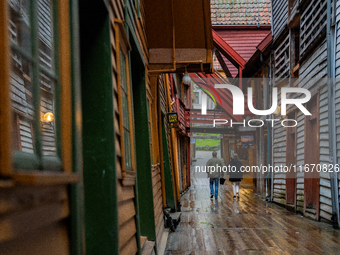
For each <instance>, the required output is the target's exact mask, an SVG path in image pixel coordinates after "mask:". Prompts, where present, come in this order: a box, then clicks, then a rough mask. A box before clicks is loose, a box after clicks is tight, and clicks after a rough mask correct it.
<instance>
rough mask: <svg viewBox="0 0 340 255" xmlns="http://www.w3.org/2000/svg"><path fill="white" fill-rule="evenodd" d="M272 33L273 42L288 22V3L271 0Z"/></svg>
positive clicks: (280, 0)
mask: <svg viewBox="0 0 340 255" xmlns="http://www.w3.org/2000/svg"><path fill="white" fill-rule="evenodd" d="M271 4H272V31H273V38H274V41H275V40H276V39H277V38H278V37H279V35H280V34H281V32H282V31H283V30H284V29H285V28H286V26H287V22H288V1H287V0H285V1H282V0H272V1H271Z"/></svg>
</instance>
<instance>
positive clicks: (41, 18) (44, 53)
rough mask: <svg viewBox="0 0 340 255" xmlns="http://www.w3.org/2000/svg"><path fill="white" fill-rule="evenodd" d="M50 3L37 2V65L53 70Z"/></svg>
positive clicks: (47, 1)
mask: <svg viewBox="0 0 340 255" xmlns="http://www.w3.org/2000/svg"><path fill="white" fill-rule="evenodd" d="M52 14H53V13H52V1H51V0H39V1H38V35H39V63H40V65H43V66H45V67H47V68H48V69H51V70H52V69H53V68H54V64H53V63H54V58H53V54H54V43H53V15H52Z"/></svg>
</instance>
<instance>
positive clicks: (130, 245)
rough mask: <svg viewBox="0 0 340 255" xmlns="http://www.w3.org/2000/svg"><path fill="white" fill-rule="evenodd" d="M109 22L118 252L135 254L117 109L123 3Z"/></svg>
mask: <svg viewBox="0 0 340 255" xmlns="http://www.w3.org/2000/svg"><path fill="white" fill-rule="evenodd" d="M110 7H111V9H110V20H111V42H112V43H111V46H112V51H111V52H112V73H113V79H112V83H113V88H114V99H113V102H114V125H115V134H116V171H117V177H118V183H117V191H118V192H117V193H118V221H119V250H120V254H126V255H130V254H135V253H136V252H137V229H136V221H135V215H136V208H135V202H134V199H135V191H134V186H123V185H122V182H121V180H120V179H121V177H122V153H121V148H122V147H121V146H122V144H121V134H120V114H121V112H120V111H119V107H118V86H120V84H119V83H118V73H117V72H118V70H117V54H119V51H117V49H116V34H115V22H114V19H118V20H124V2H123V1H114V0H113V1H111V5H110Z"/></svg>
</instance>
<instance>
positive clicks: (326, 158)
mask: <svg viewBox="0 0 340 255" xmlns="http://www.w3.org/2000/svg"><path fill="white" fill-rule="evenodd" d="M332 9H333V10H332V12H333V13H334V11H335V10H334V8H332ZM272 12H273V17H272V23H273V26H272V27H273V29H272V31H273V61H272V79H271V81H272V85H273V86H274V87H277V88H278V91H280V88H282V87H300V88H305V89H307V90H309V92H310V93H311V99H310V100H309V102H308V103H306V104H305V107H306V109H307V110H308V111H309V112H310V113H311V114H312V115H311V116H305V115H304V114H303V113H302V112H301V111H300V110H299V109H297V108H296V107H295V108H293V107H292V105H290V106H289V107H288V108H287V116H282V118H288V119H294V120H296V121H297V126H296V127H289V128H284V127H282V126H281V125H280V124H279V123H278V124H276V125H275V126H274V130H273V164H274V165H276V166H279V165H281V164H282V165H285V166H290V165H293V166H297V167H298V171H296V173H275V175H274V183H273V200H274V201H275V202H277V203H280V204H284V205H285V206H286V207H287V208H290V209H292V210H294V211H297V212H300V213H302V214H303V215H304V216H307V217H310V218H312V219H315V220H324V221H331V219H332V197H331V179H330V174H329V173H328V172H327V173H322V172H320V173H317V172H316V171H314V172H313V173H311V172H308V171H307V170H306V167H304V166H305V165H309V166H311V165H313V164H316V165H317V164H321V165H323V164H325V165H328V164H329V163H330V158H331V157H332V155H330V154H329V143H332V142H333V141H330V140H329V122H331V121H332V120H331V117H329V116H330V115H329V107H328V101H329V100H330V99H329V98H328V97H329V96H328V83H327V77H331V76H330V73H328V71H327V62H328V61H327V60H328V55H327V40H326V24H327V1H325V0H313V1H285V0H273V1H272ZM332 52H334V51H333V50H332ZM329 63H331V62H329ZM332 66H334V65H332ZM332 66H331V68H333V67H332ZM290 96H291V97H292V98H299V97H301V96H302V95H298V94H292V95H290ZM278 97H279V102H278V103H279V104H280V102H281V95H280V93H279V96H278ZM276 117H278V115H277V116H276ZM335 128H336V126H334V127H333V129H335ZM334 149H336V150H338V148H334ZM299 166H302V167H299ZM300 170H301V171H300ZM336 178H338V177H336ZM338 195H339V193H338V191H337V196H338ZM337 201H338V199H337ZM337 208H339V207H337ZM337 214H339V212H338V213H337Z"/></svg>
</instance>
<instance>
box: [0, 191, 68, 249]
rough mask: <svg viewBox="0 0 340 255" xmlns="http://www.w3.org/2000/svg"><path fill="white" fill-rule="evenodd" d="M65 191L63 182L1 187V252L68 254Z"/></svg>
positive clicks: (66, 196) (66, 200) (66, 197)
mask: <svg viewBox="0 0 340 255" xmlns="http://www.w3.org/2000/svg"><path fill="white" fill-rule="evenodd" d="M67 192H68V191H67V186H66V185H57V186H49V187H47V186H37V187H28V186H27V187H22V186H21V187H20V186H18V187H13V188H8V189H2V190H1V192H0V204H1V206H0V229H1V233H4V234H2V235H1V236H0V251H1V255H17V254H46V252H47V251H48V254H51V255H57V254H65V255H67V254H70V251H69V245H70V243H69V241H68V240H69V239H68V230H67V223H66V218H67V217H69V215H70V207H69V201H68V194H67Z"/></svg>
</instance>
